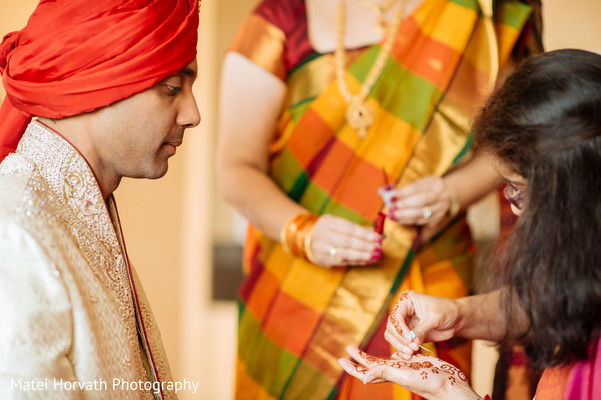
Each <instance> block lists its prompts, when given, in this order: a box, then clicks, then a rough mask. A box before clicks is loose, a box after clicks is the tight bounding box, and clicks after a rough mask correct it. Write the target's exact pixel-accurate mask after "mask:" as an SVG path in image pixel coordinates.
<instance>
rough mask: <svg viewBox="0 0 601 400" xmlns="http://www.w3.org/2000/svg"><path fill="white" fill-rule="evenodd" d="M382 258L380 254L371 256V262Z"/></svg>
mask: <svg viewBox="0 0 601 400" xmlns="http://www.w3.org/2000/svg"><path fill="white" fill-rule="evenodd" d="M381 258H382V256H381V255H380V254H374V255H373V256H371V258H370V260H379V259H381Z"/></svg>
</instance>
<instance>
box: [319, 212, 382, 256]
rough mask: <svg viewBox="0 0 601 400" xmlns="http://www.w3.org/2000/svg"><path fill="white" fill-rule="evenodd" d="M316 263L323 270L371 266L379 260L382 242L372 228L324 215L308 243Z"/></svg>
mask: <svg viewBox="0 0 601 400" xmlns="http://www.w3.org/2000/svg"><path fill="white" fill-rule="evenodd" d="M311 250H312V253H313V257H314V259H315V261H316V262H317V263H318V264H319V265H322V266H326V267H330V266H339V265H370V264H375V263H376V262H377V261H379V260H380V259H381V258H382V254H383V250H382V238H381V237H380V235H378V234H377V233H375V232H374V230H373V229H372V228H369V227H364V226H360V225H358V224H355V223H353V222H351V221H348V220H346V219H344V218H339V217H334V216H332V215H323V216H321V217H320V218H319V219H318V220H317V223H316V224H315V228H314V230H313V236H312V239H311Z"/></svg>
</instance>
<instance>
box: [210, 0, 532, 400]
mask: <svg viewBox="0 0 601 400" xmlns="http://www.w3.org/2000/svg"><path fill="white" fill-rule="evenodd" d="M388 3H390V4H389V5H387V7H388V6H389V10H387V12H386V13H385V15H384V18H385V17H391V16H392V17H394V18H397V19H400V18H401V17H400V14H401V12H402V11H404V15H403V18H402V22H400V23H399V24H395V23H394V21H393V22H392V24H391V25H389V26H394V27H395V28H396V29H395V30H394V32H392V34H393V36H392V38H391V39H388V40H387V39H386V37H384V35H383V34H382V33H381V32H380V33H378V31H375V30H373V29H372V28H371V27H372V25H373V23H374V22H378V21H377V18H375V17H374V16H373V15H372V14H371V11H370V9H369V8H367V7H365V8H363V9H362V8H361V7H364V6H362V4H363V3H358V2H356V1H355V0H353V1H346V2H342V5H343V6H346V8H344V7H342V8H338V2H336V1H323V0H322V1H317V0H308V1H307V2H306V4H305V2H304V1H302V0H290V1H280V0H265V1H263V2H261V3H260V4H259V6H258V7H257V8H256V9H255V11H254V12H253V13H252V14H251V15H250V16H249V17H248V19H247V20H246V22H245V24H244V26H243V27H242V29H241V30H240V32H239V34H238V36H237V38H236V39H235V41H234V43H233V44H232V46H231V48H230V52H229V53H228V54H227V56H226V59H225V64H224V70H223V74H224V76H223V82H222V98H221V112H222V117H221V121H220V125H221V126H220V143H219V149H218V163H219V168H218V169H219V171H220V176H219V185H220V187H221V191H222V194H223V195H224V196H225V197H226V198H227V199H228V200H229V201H230V202H232V203H233V204H234V205H235V206H236V207H237V208H238V210H240V211H241V212H242V214H243V215H244V216H245V217H246V218H247V219H248V220H249V221H250V223H251V227H250V229H249V232H248V236H247V242H246V245H245V256H244V266H245V273H246V274H247V276H246V279H245V281H244V283H243V284H242V287H241V289H240V299H239V304H240V314H239V343H238V363H237V383H236V398H238V399H279V398H284V399H327V398H379V399H388V398H389V399H393V398H396V399H402V398H410V397H411V394H409V393H408V392H406V391H404V390H402V389H399V388H395V387H394V386H393V385H382V386H379V387H375V386H370V387H363V386H362V385H360V384H359V385H357V384H356V383H355V382H352V381H350V380H346V379H345V375H344V374H343V371H342V369H341V368H340V366H339V364H338V361H337V360H338V358H340V357H342V356H344V354H345V350H344V349H345V347H346V346H347V345H349V344H355V345H357V346H360V347H362V348H364V349H366V350H368V351H370V352H372V353H374V354H389V352H390V348H389V346H388V345H387V344H386V342H385V341H384V339H383V334H382V333H383V330H384V327H385V321H386V316H387V314H388V312H389V308H390V306H391V304H392V303H393V300H394V299H395V298H396V295H397V293H398V292H399V291H401V290H405V289H409V288H411V289H414V290H417V291H421V292H427V293H432V294H438V295H443V296H449V297H459V296H464V295H467V294H468V293H469V291H470V287H471V275H472V272H471V265H472V263H471V261H472V253H473V245H472V243H471V241H470V236H469V229H468V227H467V224H466V223H465V219H464V218H463V215H462V214H457V211H458V209H459V208H460V209H465V207H466V206H467V205H468V204H469V203H470V202H472V201H474V200H475V199H477V198H478V197H480V196H481V195H483V194H484V193H486V192H487V191H489V190H490V189H491V188H493V187H494V186H495V184H496V183H495V179H496V175H495V174H493V172H492V168H491V167H490V166H489V165H488V162H487V161H486V160H484V159H482V158H475V159H474V160H473V161H471V162H469V163H466V164H465V166H463V167H462V168H456V167H457V165H459V164H460V163H463V162H465V161H466V160H467V159H469V157H470V153H469V147H470V136H469V129H468V125H469V115H470V113H471V111H472V110H473V109H474V107H476V106H477V105H478V104H479V102H480V100H481V99H482V98H483V97H484V96H485V95H486V94H487V90H488V89H490V86H491V81H493V80H494V79H495V78H496V75H497V73H498V70H499V66H503V65H505V64H507V63H508V62H510V61H509V60H510V58H511V53H512V51H513V49H514V47H515V46H516V43H518V42H521V41H520V40H519V39H520V37H522V39H524V40H527V39H528V34H527V32H526V31H525V27H526V26H528V19H529V17H530V14H531V8H530V7H529V6H527V5H525V4H523V3H520V2H514V1H507V2H498V4H497V6H496V8H495V13H494V18H495V23H494V24H493V23H492V20H490V18H489V19H487V17H485V16H484V15H483V13H482V12H481V10H480V6H479V4H478V2H477V1H476V0H453V1H451V0H410V1H409V2H408V3H407V4H402V2H397V1H391V2H388ZM341 10H343V11H344V13H342V11H341ZM489 11H490V10H489ZM340 14H343V15H342V16H341V15H340ZM337 15H338V17H339V18H338V21H339V22H338V25H337V23H336V22H332V21H336V20H337V18H336V16H337ZM487 15H490V12H488V14H487ZM340 17H344V18H345V19H346V20H342V21H341V18H340ZM372 31H373V32H372ZM337 37H338V39H340V37H343V39H344V41H343V42H344V46H340V45H339V44H338V45H337V43H339V42H340V41H339V40H338V41H337ZM389 37H390V36H389ZM388 43H389V44H388ZM336 47H338V55H336V51H335V50H336ZM340 47H344V49H340ZM340 50H344V52H343V53H341V52H340ZM382 52H385V55H386V57H381V56H379V54H381V53H382ZM341 54H342V55H343V56H344V61H345V64H344V66H343V68H344V70H343V71H339V70H340V68H339V66H340V60H341V58H340V55H341ZM337 64H338V65H337ZM374 64H376V66H375V67H374ZM378 68H380V69H381V70H380V71H378V74H377V75H376V76H375V78H376V79H375V80H374V78H373V75H374V74H373V73H370V71H373V70H374V69H378ZM340 72H342V73H340ZM337 73H338V74H339V76H340V75H341V78H337ZM341 81H342V82H341ZM362 90H363V91H367V93H366V96H365V97H364V98H362V100H364V101H363V102H362V103H361V105H363V106H366V111H365V113H366V114H368V115H369V116H370V117H371V118H372V119H371V123H370V124H367V126H361V127H359V128H357V127H356V126H354V125H353V124H352V123H351V121H350V119H349V117H348V116H347V112H348V109H349V108H350V104H349V98H348V96H346V95H345V91H346V92H347V93H346V94H347V95H348V94H349V93H350V94H355V95H356V94H357V93H361V91H362ZM362 116H364V115H363V114H362ZM362 130H363V132H362ZM454 169H456V171H455V172H453V170H454ZM443 176H444V179H441V177H443ZM470 177H471V179H476V180H477V181H479V183H480V185H476V184H474V183H473V180H472V181H471V184H470V185H465V182H466V181H468V180H469V179H470ZM387 182H391V183H394V184H395V185H396V187H397V188H402V189H398V191H397V196H396V197H397V198H396V199H393V203H391V205H392V207H390V208H389V207H385V206H384V204H383V201H382V198H381V197H380V196H379V195H378V188H379V187H381V186H383V185H384V184H385V183H387ZM407 185H408V186H407ZM462 185H463V186H462ZM407 188H409V189H411V190H409V189H407ZM451 190H452V191H454V192H455V193H456V195H457V200H453V201H451V200H452V198H453V197H454V196H452V195H451V194H450V193H451ZM403 191H405V192H403ZM406 192H410V193H409V195H407V193H406ZM416 193H417V195H416ZM416 197H417V198H416ZM422 198H424V199H425V198H427V199H426V200H427V202H425V203H424V200H423V199H422ZM453 203H458V204H457V205H454V204H453ZM426 206H427V207H426ZM451 209H453V210H451ZM380 211H383V212H384V213H385V214H386V215H388V217H389V218H387V220H386V224H385V226H384V235H383V236H380V235H378V234H377V233H375V232H374V230H373V229H372V228H371V226H372V224H373V222H374V221H375V219H376V217H377V215H378V213H379V212H380ZM451 211H452V212H451ZM299 215H300V217H299ZM313 216H314V219H311V218H313ZM291 217H292V218H291ZM299 218H300V219H299ZM291 221H292V222H291ZM299 221H300V222H299ZM307 221H308V222H307ZM432 221H435V222H436V224H434V223H433V222H432ZM408 222H411V224H409V223H408ZM303 224H307V225H309V224H311V226H312V227H313V228H312V230H310V231H309V232H303V235H304V236H303V237H302V238H301V239H298V238H295V239H294V240H292V241H288V240H287V239H289V234H290V233H291V232H292V233H297V234H298V233H299V232H300V231H303V226H302V225H303ZM419 225H424V226H425V227H424V229H423V231H422V230H421V229H419V228H416V226H419ZM290 226H292V228H290ZM297 228H298V229H297ZM282 231H284V234H283V235H282V239H283V241H282V242H283V244H284V245H285V247H284V246H283V245H282V243H280V240H279V239H280V233H281V232H282ZM382 238H384V240H383V242H382V241H381V239H382ZM303 246H305V249H304V252H300V254H299V251H298V249H297V247H301V248H302V247H303ZM307 249H308V250H307ZM295 250H296V251H295ZM291 252H292V253H294V254H291ZM328 267H330V268H328ZM430 349H431V350H432V351H435V352H436V354H437V355H438V356H439V357H441V358H443V359H445V360H448V361H450V362H453V363H455V364H456V365H459V366H460V367H461V368H464V370H465V369H469V363H470V344H469V342H465V341H452V342H446V343H439V344H437V345H436V346H434V345H430Z"/></svg>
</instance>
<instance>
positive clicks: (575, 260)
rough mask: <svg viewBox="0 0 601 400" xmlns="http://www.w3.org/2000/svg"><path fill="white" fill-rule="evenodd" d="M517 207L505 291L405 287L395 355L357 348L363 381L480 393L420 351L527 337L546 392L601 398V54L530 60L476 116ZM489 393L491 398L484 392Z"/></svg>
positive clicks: (440, 392)
mask: <svg viewBox="0 0 601 400" xmlns="http://www.w3.org/2000/svg"><path fill="white" fill-rule="evenodd" d="M474 131H475V132H476V145H477V148H478V149H479V150H480V151H482V152H484V153H487V154H489V155H490V156H491V157H492V158H493V160H494V162H495V163H496V165H497V167H498V169H499V172H500V173H501V175H502V176H503V177H504V178H505V180H506V181H507V187H506V189H505V195H506V197H507V199H508V200H509V201H510V202H511V204H512V210H513V211H514V213H515V214H516V215H519V216H520V217H519V219H518V222H517V224H516V226H515V228H514V232H513V234H512V237H511V238H510V242H509V244H508V245H507V246H506V247H505V252H504V254H503V255H502V256H500V257H499V258H498V259H497V263H498V264H499V268H497V269H496V270H497V271H499V276H498V277H497V278H498V282H499V285H498V286H499V288H498V289H497V290H495V291H493V292H490V293H487V294H483V295H477V296H471V297H465V298H462V299H458V300H451V299H445V298H440V297H434V296H428V295H424V294H419V293H416V292H413V291H407V292H404V293H402V294H401V296H400V298H399V301H398V302H397V304H396V305H395V308H394V309H393V312H392V313H391V317H390V319H389V322H388V327H387V332H386V339H387V340H388V341H389V342H390V343H391V344H392V345H393V346H394V347H395V348H396V349H398V350H399V352H398V353H395V354H394V355H393V357H392V359H389V360H385V359H381V358H376V357H373V356H369V355H367V354H366V353H364V352H362V351H360V350H358V349H356V348H349V349H348V351H349V354H351V356H352V357H353V358H354V359H355V360H356V361H357V362H358V363H359V364H354V363H353V362H351V361H349V360H345V359H342V360H340V362H341V365H342V366H343V368H344V369H345V370H346V371H347V372H348V373H349V374H351V375H353V376H355V377H357V378H359V379H362V380H363V382H364V383H379V382H385V381H391V382H394V383H397V384H399V385H401V386H404V387H406V388H407V389H409V390H411V391H413V392H415V393H418V394H420V395H422V396H425V397H427V398H430V399H448V398H465V399H470V398H474V399H478V398H480V397H479V396H478V395H477V394H476V393H475V392H474V391H473V390H472V389H471V388H470V386H469V384H468V381H467V378H466V376H465V374H463V373H462V372H461V371H460V370H459V369H457V368H456V367H454V366H452V365H450V364H447V363H445V362H443V361H441V360H440V359H438V358H435V357H431V356H425V355H421V354H414V353H416V352H417V351H418V350H419V347H418V346H420V345H421V343H422V342H427V341H440V340H447V339H449V338H450V337H453V336H460V337H464V338H469V339H486V340H493V341H497V342H500V343H501V344H521V345H523V346H524V347H525V349H526V353H527V354H528V355H529V356H530V358H531V359H532V363H533V365H534V366H537V367H541V368H545V371H544V373H543V376H542V378H541V381H540V383H539V385H538V388H537V392H536V398H537V399H545V400H547V399H598V398H601V345H600V343H601V342H600V336H601V335H600V334H601V246H599V243H598V240H599V238H600V237H601V56H600V55H598V54H594V53H589V52H585V51H581V50H558V51H554V52H550V53H547V54H544V55H542V56H539V57H536V58H533V59H531V60H529V61H527V62H525V63H524V64H523V65H521V66H520V67H519V68H518V69H517V70H516V71H515V72H514V73H513V74H512V75H511V76H510V77H509V78H508V79H507V81H506V82H505V83H504V85H503V86H502V87H501V88H500V89H499V90H498V91H497V92H496V93H495V94H494V95H493V96H492V97H491V99H490V100H489V102H488V104H487V105H486V106H485V107H484V108H483V110H482V111H481V113H480V115H479V117H478V119H477V121H476V122H475V124H474ZM487 397H488V396H487Z"/></svg>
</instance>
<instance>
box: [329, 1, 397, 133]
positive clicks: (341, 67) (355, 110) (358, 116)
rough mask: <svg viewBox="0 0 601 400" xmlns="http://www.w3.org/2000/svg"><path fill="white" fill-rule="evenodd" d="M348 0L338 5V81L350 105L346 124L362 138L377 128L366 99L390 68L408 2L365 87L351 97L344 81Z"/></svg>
mask: <svg viewBox="0 0 601 400" xmlns="http://www.w3.org/2000/svg"><path fill="white" fill-rule="evenodd" d="M344 1H345V0H340V3H339V6H338V42H337V46H336V52H335V61H336V78H337V80H338V89H339V90H340V94H342V97H344V99H345V100H346V102H347V108H346V115H345V116H346V122H347V123H348V124H349V125H350V127H351V128H353V129H354V130H356V131H357V135H359V137H360V138H361V139H363V138H365V137H366V136H367V129H368V128H369V127H370V126H372V125H373V123H374V115H373V111H372V110H371V108H370V107H369V106H368V105H367V104H366V103H365V99H366V98H367V95H368V94H369V92H370V90H371V89H372V86H373V85H374V83H375V82H376V80H377V79H378V77H379V76H380V74H381V73H382V70H383V69H384V65H386V60H387V59H388V56H389V55H390V51H391V50H392V45H393V43H394V39H395V34H396V31H397V30H398V28H399V25H400V24H401V18H402V16H403V11H404V9H405V3H404V2H403V4H401V7H400V8H399V11H398V13H397V15H395V19H394V21H393V23H392V24H391V25H390V26H389V29H388V32H387V34H386V40H385V41H384V43H383V44H382V48H381V49H380V53H379V54H378V57H377V58H376V61H375V62H374V65H373V66H372V68H371V70H370V71H369V73H368V75H367V78H366V79H365V82H363V85H361V89H360V90H359V93H358V94H351V93H350V92H349V89H348V86H347V85H346V81H345V80H344V71H345V65H346V50H345V47H344V23H345V11H346V10H345V6H344Z"/></svg>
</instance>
